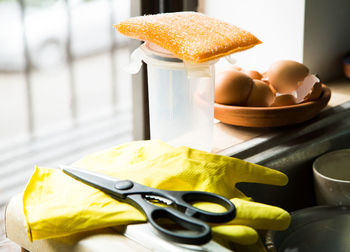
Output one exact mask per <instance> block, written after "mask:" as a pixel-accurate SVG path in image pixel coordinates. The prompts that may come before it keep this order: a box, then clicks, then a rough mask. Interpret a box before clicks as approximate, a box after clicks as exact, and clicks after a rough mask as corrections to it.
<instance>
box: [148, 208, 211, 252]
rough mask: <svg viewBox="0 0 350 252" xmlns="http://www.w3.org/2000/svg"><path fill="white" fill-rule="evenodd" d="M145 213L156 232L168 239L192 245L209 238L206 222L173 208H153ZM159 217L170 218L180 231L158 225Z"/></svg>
mask: <svg viewBox="0 0 350 252" xmlns="http://www.w3.org/2000/svg"><path fill="white" fill-rule="evenodd" d="M146 215H147V219H148V222H150V223H151V225H152V226H153V227H154V228H155V230H156V231H157V232H158V234H159V235H160V236H163V237H164V238H166V239H168V240H171V241H174V242H179V243H185V244H194V245H202V244H205V243H207V242H209V241H210V240H211V228H210V226H209V225H208V224H206V223H204V222H202V221H200V220H198V219H196V218H194V217H191V216H187V215H186V214H183V213H181V212H179V211H176V210H174V209H173V208H155V209H154V210H152V211H151V212H149V213H148V214H146ZM161 218H164V219H170V220H172V221H173V222H175V223H176V224H177V225H179V226H181V227H182V228H183V230H182V231H181V232H179V231H173V230H171V229H167V228H165V227H163V226H161V225H159V223H158V220H159V219H161ZM186 231H192V232H190V233H189V232H186ZM193 231H194V232H193Z"/></svg>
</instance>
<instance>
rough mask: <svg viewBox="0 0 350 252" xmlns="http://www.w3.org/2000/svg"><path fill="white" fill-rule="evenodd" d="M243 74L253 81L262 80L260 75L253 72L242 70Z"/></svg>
mask: <svg viewBox="0 0 350 252" xmlns="http://www.w3.org/2000/svg"><path fill="white" fill-rule="evenodd" d="M243 72H244V73H246V74H247V75H248V76H249V77H250V78H252V79H253V80H261V79H262V78H263V76H262V74H261V73H259V72H258V71H255V70H244V71H243Z"/></svg>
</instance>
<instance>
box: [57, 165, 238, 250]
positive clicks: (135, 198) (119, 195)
mask: <svg viewBox="0 0 350 252" xmlns="http://www.w3.org/2000/svg"><path fill="white" fill-rule="evenodd" d="M61 168H62V170H63V172H64V173H66V174H67V175H69V176H71V177H73V178H75V179H77V180H79V181H81V182H83V183H85V184H88V185H90V186H92V187H95V188H97V189H99V190H101V191H103V192H104V193H106V194H108V195H110V196H112V197H113V198H115V199H116V200H118V201H121V202H126V203H129V204H131V205H132V206H134V207H135V208H137V209H138V210H139V211H141V212H142V213H143V214H144V215H145V216H146V217H147V220H148V222H149V223H150V224H151V225H152V226H153V228H154V229H155V230H156V231H157V234H158V235H160V236H161V237H163V238H165V239H168V240H171V241H174V242H179V243H184V244H194V245H202V244H205V243H207V242H209V241H210V240H211V228H210V226H209V225H208V224H207V223H206V222H211V223H223V222H227V221H230V220H232V219H233V218H234V217H235V215H236V208H235V206H234V204H233V203H232V202H231V201H229V200H228V199H226V198H225V197H222V196H220V195H218V194H214V193H209V192H202V191H171V190H160V189H156V188H152V187H148V186H145V185H142V184H138V183H136V182H133V181H131V180H127V179H118V178H114V177H109V176H106V175H103V174H101V173H97V172H92V171H87V170H83V169H79V168H75V167H71V166H61ZM152 200H157V201H158V202H161V203H166V204H167V205H169V206H171V207H163V206H159V205H155V204H154V203H152ZM195 202H211V203H216V204H219V205H221V206H223V207H224V208H225V209H226V211H225V212H220V213H215V212H209V211H205V210H202V209H199V208H196V207H194V206H192V204H193V203H195ZM191 203H192V204H191ZM162 219H167V220H170V221H172V222H174V223H176V224H177V225H179V226H180V227H181V230H182V231H183V232H179V231H176V230H171V229H168V228H166V227H165V226H164V225H162V224H161V220H162Z"/></svg>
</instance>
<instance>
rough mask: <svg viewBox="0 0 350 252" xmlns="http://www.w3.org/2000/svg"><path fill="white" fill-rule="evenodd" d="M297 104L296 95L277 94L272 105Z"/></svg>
mask: <svg viewBox="0 0 350 252" xmlns="http://www.w3.org/2000/svg"><path fill="white" fill-rule="evenodd" d="M294 104H296V99H295V97H294V95H291V94H283V95H279V96H276V98H275V101H274V102H273V103H272V104H271V107H279V106H288V105H294Z"/></svg>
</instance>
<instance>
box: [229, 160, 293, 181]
mask: <svg viewBox="0 0 350 252" xmlns="http://www.w3.org/2000/svg"><path fill="white" fill-rule="evenodd" d="M231 159H232V161H231V163H232V165H231V167H232V168H231V169H230V170H229V174H228V176H229V178H231V177H232V178H235V180H236V181H239V182H251V183H261V184H270V185H279V186H284V185H286V184H287V183H288V177H287V176H286V175H285V174H284V173H282V172H279V171H277V170H274V169H270V168H267V167H264V166H261V165H257V164H253V163H249V162H246V161H242V160H239V161H237V160H238V159H235V158H231Z"/></svg>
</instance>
